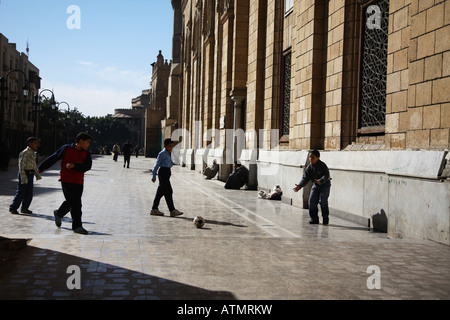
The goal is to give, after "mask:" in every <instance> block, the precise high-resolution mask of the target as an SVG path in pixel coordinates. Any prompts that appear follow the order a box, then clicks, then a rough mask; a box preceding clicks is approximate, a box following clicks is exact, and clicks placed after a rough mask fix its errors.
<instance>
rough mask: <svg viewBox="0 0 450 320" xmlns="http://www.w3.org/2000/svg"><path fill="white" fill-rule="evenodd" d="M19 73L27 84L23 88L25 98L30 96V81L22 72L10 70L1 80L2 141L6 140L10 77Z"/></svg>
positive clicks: (0, 123) (0, 124)
mask: <svg viewBox="0 0 450 320" xmlns="http://www.w3.org/2000/svg"><path fill="white" fill-rule="evenodd" d="M13 72H18V73H21V74H22V75H23V76H24V79H25V84H24V86H23V89H22V90H23V91H22V93H23V96H24V97H28V94H29V92H30V88H29V87H28V80H27V76H26V75H25V73H24V72H23V71H22V70H18V69H14V70H10V71H9V72H8V73H7V74H6V76H5V77H1V78H0V93H1V110H0V126H1V127H0V140H3V138H5V107H6V102H7V101H8V96H7V93H8V77H9V76H10V75H11V74H12V73H13Z"/></svg>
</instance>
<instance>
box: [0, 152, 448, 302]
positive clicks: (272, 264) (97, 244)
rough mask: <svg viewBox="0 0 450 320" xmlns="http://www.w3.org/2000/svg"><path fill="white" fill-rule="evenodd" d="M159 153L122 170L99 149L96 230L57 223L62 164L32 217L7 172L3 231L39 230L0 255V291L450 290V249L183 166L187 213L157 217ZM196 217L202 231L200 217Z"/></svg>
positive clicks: (308, 295) (332, 296)
mask: <svg viewBox="0 0 450 320" xmlns="http://www.w3.org/2000/svg"><path fill="white" fill-rule="evenodd" d="M154 162H155V159H144V158H138V159H135V158H132V161H131V168H130V169H125V168H123V166H122V163H121V162H120V161H119V162H117V163H116V162H113V161H112V159H111V158H110V157H107V156H103V157H95V158H94V163H93V170H92V171H90V172H89V173H88V174H87V175H86V180H85V190H84V195H83V221H84V227H85V228H86V229H87V230H88V231H89V233H90V234H89V235H87V236H83V235H78V234H74V233H73V232H72V231H71V222H70V221H71V220H70V215H69V216H67V217H65V218H64V219H63V225H62V228H61V229H58V228H56V226H55V224H54V221H53V214H52V212H53V210H55V209H56V208H57V207H58V206H59V204H60V203H61V201H62V200H63V195H62V191H61V188H60V185H59V182H58V168H57V166H55V167H54V168H52V169H51V170H50V171H48V172H46V173H45V174H44V179H43V180H41V181H39V182H36V185H35V198H34V200H33V203H32V207H31V208H30V209H31V210H33V212H34V213H33V214H32V215H19V216H16V215H11V214H10V213H9V212H8V207H9V204H10V202H11V201H12V198H13V195H14V191H15V187H16V183H17V180H16V171H15V170H10V171H8V172H0V180H1V185H0V216H1V219H0V237H4V238H9V239H31V240H30V241H29V243H28V245H27V246H26V248H24V249H22V250H20V252H18V253H17V254H16V255H15V256H14V259H12V260H9V262H8V265H7V266H6V265H2V264H0V268H1V271H0V300H10V299H58V300H59V299H82V300H85V299H98V300H100V299H108V300H110V299H120V300H123V299H127V300H128V299H144V300H160V299H163V300H172V299H181V300H196V299H202V300H315V299H320V300H347V299H351V300H397V299H399V300H410V299H420V300H437V299H443V300H448V299H449V298H450V274H449V271H450V248H449V247H448V246H445V245H443V244H438V243H434V242H430V241H426V240H411V239H389V238H387V236H386V234H383V233H376V232H373V231H372V230H369V229H368V228H366V227H364V226H360V225H357V224H355V223H352V222H349V221H345V220H342V219H339V218H337V217H333V216H331V219H330V225H328V226H323V225H313V226H311V225H309V224H308V221H309V217H308V213H307V210H303V209H300V208H297V207H293V206H290V205H287V204H285V203H282V202H279V201H268V200H262V199H258V197H257V192H256V191H248V190H240V191H236V190H225V189H224V188H223V183H222V182H219V181H214V180H211V181H208V180H205V179H203V177H202V176H201V175H200V174H199V173H197V172H194V171H189V170H187V169H186V168H181V167H178V166H176V167H174V168H173V175H172V178H171V181H172V185H173V189H174V200H175V205H176V207H177V208H178V209H179V210H180V211H183V212H184V215H183V216H181V217H178V218H171V217H169V216H168V209H167V206H166V204H165V202H164V200H162V201H161V206H160V210H161V211H163V212H165V213H166V215H165V216H163V217H155V216H150V215H149V212H150V209H151V205H152V201H153V197H154V194H155V192H156V188H157V185H156V184H153V183H152V182H151V175H150V173H149V169H151V168H152V167H153V164H154ZM299 174H300V173H299ZM287 187H289V186H287ZM196 215H201V216H203V217H204V218H205V219H206V220H207V223H206V225H205V227H204V228H202V229H197V228H195V227H194V225H193V224H192V220H193V218H194V217H195V216H196ZM70 266H77V267H79V270H80V284H81V289H80V290H78V289H74V290H70V289H69V288H68V285H67V283H68V280H73V278H70V277H71V276H72V275H73V274H72V273H70V272H69V273H68V268H69V267H70ZM371 266H376V267H378V268H379V271H380V273H379V276H380V277H379V280H380V281H379V283H380V288H379V289H369V288H368V280H370V279H373V277H372V276H374V273H373V271H369V273H368V268H369V267H371ZM376 275H378V273H377V274H376ZM69 278H70V279H69ZM369 278H370V279H369ZM69 282H70V281H69Z"/></svg>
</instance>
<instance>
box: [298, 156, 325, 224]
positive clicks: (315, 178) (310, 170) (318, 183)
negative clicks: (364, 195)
mask: <svg viewBox="0 0 450 320" xmlns="http://www.w3.org/2000/svg"><path fill="white" fill-rule="evenodd" d="M309 160H310V162H311V164H310V165H309V166H308V167H307V168H306V170H305V173H304V174H303V178H302V180H301V181H300V182H299V183H298V184H296V185H295V188H294V191H295V192H298V191H299V190H300V189H301V188H303V187H304V186H306V184H307V183H308V182H309V181H312V182H313V187H312V189H311V193H310V195H309V202H308V204H309V216H310V218H311V220H310V221H309V223H310V224H318V223H319V209H318V205H319V203H320V208H321V209H322V218H323V224H324V225H327V224H328V222H329V214H330V210H329V208H328V197H329V196H330V189H331V182H330V180H331V178H330V171H329V170H328V167H327V165H326V164H325V163H324V162H322V161H321V160H320V152H319V151H318V150H313V151H311V152H310V153H309Z"/></svg>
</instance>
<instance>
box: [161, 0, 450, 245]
mask: <svg viewBox="0 0 450 320" xmlns="http://www.w3.org/2000/svg"><path fill="white" fill-rule="evenodd" d="M172 6H173V9H174V42H173V43H174V49H173V52H176V53H179V61H177V65H176V68H175V67H174V68H173V70H175V69H176V70H175V71H176V72H174V76H176V77H178V78H175V77H174V83H177V82H176V81H175V79H179V80H178V81H179V87H178V89H179V90H178V92H177V93H178V97H177V98H175V99H174V98H173V97H171V99H172V100H173V101H176V103H174V104H173V105H170V108H173V109H174V110H175V109H176V110H177V112H176V113H177V116H178V118H179V122H178V129H179V130H175V131H173V133H172V138H173V139H174V140H180V144H179V145H178V146H177V148H176V152H177V153H178V155H177V157H178V159H179V162H180V163H181V164H182V165H185V166H186V167H187V168H189V169H194V170H197V171H200V170H201V168H202V167H203V165H204V164H205V163H207V164H210V163H211V162H212V160H213V159H216V160H217V161H218V163H219V164H221V168H220V172H219V176H218V178H219V179H220V180H222V181H225V180H226V178H227V177H228V175H229V173H230V172H231V170H232V163H233V162H234V161H235V160H240V161H242V162H243V163H244V164H245V165H247V166H248V167H249V169H250V182H249V186H248V187H249V188H253V189H256V188H260V189H270V188H271V187H272V186H273V185H274V184H280V185H281V187H282V189H283V190H284V193H283V201H287V202H288V203H291V204H293V205H296V206H300V207H307V205H308V204H307V200H308V195H309V190H307V189H305V190H304V192H303V193H301V194H296V193H294V192H293V191H292V188H293V187H294V184H295V183H298V181H299V180H300V178H301V175H302V173H303V170H304V169H305V167H306V166H307V165H308V151H309V150H311V149H319V150H321V154H322V157H321V159H322V160H323V161H324V162H325V163H327V165H328V166H329V168H330V170H331V175H332V179H333V180H332V189H331V195H330V207H331V209H332V214H333V215H336V216H341V217H345V218H347V219H351V220H353V221H356V222H359V223H361V224H363V225H368V224H370V226H371V227H375V228H378V229H381V230H385V231H387V233H388V235H389V236H392V237H409V238H424V239H430V240H433V241H437V242H441V243H445V244H447V245H448V244H450V238H449V229H450V226H449V221H450V219H449V215H450V213H449V207H450V180H449V179H448V177H449V171H450V164H449V160H450V155H449V153H448V148H449V144H450V142H449V141H450V2H449V1H443V0H427V1H422V0H421V1H419V0H329V1H318V0H317V1H312V0H172Z"/></svg>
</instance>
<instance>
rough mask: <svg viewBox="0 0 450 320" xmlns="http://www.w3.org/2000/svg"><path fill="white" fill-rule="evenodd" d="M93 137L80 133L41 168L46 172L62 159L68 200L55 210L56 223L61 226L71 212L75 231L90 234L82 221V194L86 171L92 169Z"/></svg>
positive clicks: (62, 181) (43, 163)
mask: <svg viewBox="0 0 450 320" xmlns="http://www.w3.org/2000/svg"><path fill="white" fill-rule="evenodd" d="M90 144H91V137H90V136H89V135H88V134H87V133H83V132H82V133H79V134H78V135H77V138H76V143H73V144H67V145H64V146H62V147H61V148H60V149H59V150H58V151H56V152H55V153H54V154H52V155H51V156H50V157H48V158H47V159H46V160H44V161H43V162H42V163H41V165H40V166H39V170H40V171H41V172H44V171H45V170H47V169H48V168H50V167H51V166H53V165H54V164H55V163H56V162H57V161H58V160H61V173H60V177H61V179H60V180H59V181H61V185H62V190H63V193H64V197H65V199H66V201H64V202H63V203H62V204H61V206H60V207H59V209H58V210H55V211H54V212H53V214H54V216H55V224H56V226H57V227H58V228H59V227H61V221H62V218H63V217H64V216H65V215H66V214H67V213H69V211H70V214H71V215H72V230H73V231H74V232H75V233H80V234H88V232H87V231H86V230H85V229H84V228H83V224H82V222H81V215H82V212H81V206H82V205H81V196H82V195H83V186H84V173H85V172H87V171H89V170H91V167H92V158H91V154H90V152H89V151H88V148H89V146H90Z"/></svg>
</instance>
